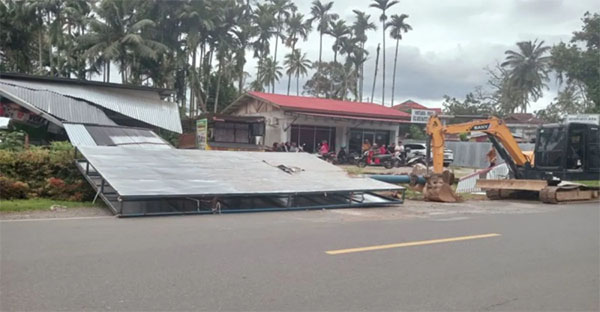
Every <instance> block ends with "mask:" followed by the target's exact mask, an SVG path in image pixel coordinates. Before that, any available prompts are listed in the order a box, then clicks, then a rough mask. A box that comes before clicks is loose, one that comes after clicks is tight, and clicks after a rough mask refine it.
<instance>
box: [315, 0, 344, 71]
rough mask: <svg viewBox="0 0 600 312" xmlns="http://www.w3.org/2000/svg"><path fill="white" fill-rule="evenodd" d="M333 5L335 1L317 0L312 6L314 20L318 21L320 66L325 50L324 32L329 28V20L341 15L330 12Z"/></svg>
mask: <svg viewBox="0 0 600 312" xmlns="http://www.w3.org/2000/svg"><path fill="white" fill-rule="evenodd" d="M332 7H333V2H327V3H322V2H321V1H320V0H315V1H313V3H312V7H311V8H310V13H311V14H312V18H311V19H310V21H311V23H312V22H313V21H318V23H319V24H318V25H317V30H318V31H319V66H320V65H321V55H322V52H323V34H325V33H327V31H328V30H329V22H331V21H335V20H337V19H338V17H339V15H337V14H335V13H329V11H330V10H331V8H332Z"/></svg>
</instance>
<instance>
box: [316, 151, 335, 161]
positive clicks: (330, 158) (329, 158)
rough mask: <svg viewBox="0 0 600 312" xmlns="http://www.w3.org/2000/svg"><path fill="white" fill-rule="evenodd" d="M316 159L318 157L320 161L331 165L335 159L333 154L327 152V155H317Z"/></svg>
mask: <svg viewBox="0 0 600 312" xmlns="http://www.w3.org/2000/svg"><path fill="white" fill-rule="evenodd" d="M317 157H319V158H320V159H322V160H324V161H326V162H330V163H333V162H334V161H335V159H336V156H335V152H329V153H327V154H319V155H317Z"/></svg>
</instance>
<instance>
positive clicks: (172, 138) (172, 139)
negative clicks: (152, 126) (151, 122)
mask: <svg viewBox="0 0 600 312" xmlns="http://www.w3.org/2000/svg"><path fill="white" fill-rule="evenodd" d="M157 134H158V136H160V137H161V138H163V139H164V140H165V141H167V142H169V143H170V144H171V145H173V146H175V147H177V146H178V145H179V133H175V132H172V131H168V130H163V129H158V133H157Z"/></svg>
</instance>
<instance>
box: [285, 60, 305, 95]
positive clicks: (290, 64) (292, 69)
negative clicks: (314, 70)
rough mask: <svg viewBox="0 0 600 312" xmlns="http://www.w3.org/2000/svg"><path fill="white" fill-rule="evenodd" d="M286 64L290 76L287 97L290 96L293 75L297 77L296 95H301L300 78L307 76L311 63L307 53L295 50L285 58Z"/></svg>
mask: <svg viewBox="0 0 600 312" xmlns="http://www.w3.org/2000/svg"><path fill="white" fill-rule="evenodd" d="M284 64H285V66H286V68H287V70H286V74H288V87H287V95H290V85H291V82H292V75H295V76H296V95H300V76H301V75H302V76H304V75H306V74H307V72H308V69H309V68H310V67H311V62H310V61H309V60H308V59H307V58H306V53H304V54H302V53H301V52H300V50H294V51H292V53H290V54H288V55H286V56H285V62H284Z"/></svg>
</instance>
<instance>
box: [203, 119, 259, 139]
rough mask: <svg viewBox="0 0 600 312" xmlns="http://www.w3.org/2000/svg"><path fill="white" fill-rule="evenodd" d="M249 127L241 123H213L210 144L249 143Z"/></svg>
mask: <svg viewBox="0 0 600 312" xmlns="http://www.w3.org/2000/svg"><path fill="white" fill-rule="evenodd" d="M250 125H251V124H247V123H241V122H215V123H214V125H213V135H212V140H211V141H212V142H222V143H246V144H248V143H251V141H250Z"/></svg>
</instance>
